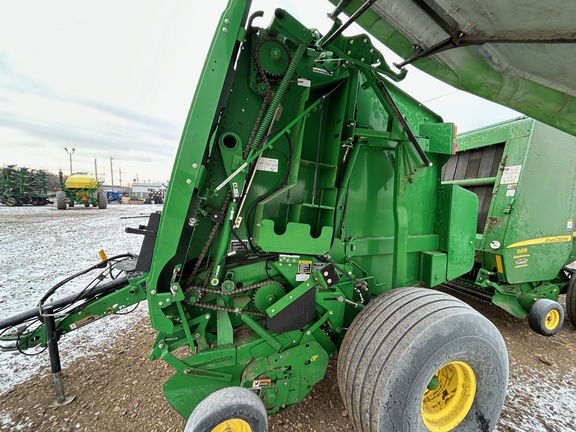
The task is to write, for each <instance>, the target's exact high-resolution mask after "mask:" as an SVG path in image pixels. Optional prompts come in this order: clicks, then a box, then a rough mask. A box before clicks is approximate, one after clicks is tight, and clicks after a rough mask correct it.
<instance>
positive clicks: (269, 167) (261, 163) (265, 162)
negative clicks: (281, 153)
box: [256, 157, 278, 172]
mask: <svg viewBox="0 0 576 432" xmlns="http://www.w3.org/2000/svg"><path fill="white" fill-rule="evenodd" d="M256 169H257V170H258V171H268V172H278V159H272V158H266V157H261V158H260V159H259V160H258V164H256Z"/></svg>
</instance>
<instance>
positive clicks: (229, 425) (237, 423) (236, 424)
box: [212, 419, 252, 432]
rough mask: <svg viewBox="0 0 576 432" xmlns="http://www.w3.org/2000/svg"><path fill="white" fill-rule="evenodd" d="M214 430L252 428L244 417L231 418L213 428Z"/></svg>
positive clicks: (246, 431)
mask: <svg viewBox="0 0 576 432" xmlns="http://www.w3.org/2000/svg"><path fill="white" fill-rule="evenodd" d="M212 432H252V428H251V427H250V425H249V424H248V423H247V422H246V421H244V420H242V419H230V420H226V421H223V422H222V423H220V424H219V425H218V426H216V427H215V428H213V429H212Z"/></svg>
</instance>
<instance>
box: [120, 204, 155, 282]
mask: <svg viewBox="0 0 576 432" xmlns="http://www.w3.org/2000/svg"><path fill="white" fill-rule="evenodd" d="M160 214H161V212H154V213H150V218H149V219H148V225H147V226H146V228H145V229H142V228H138V229H135V228H126V232H127V233H131V234H141V235H143V236H144V240H143V241H142V246H141V247H140V254H139V255H138V262H137V263H136V268H135V270H136V271H141V272H149V271H150V266H151V265H152V255H153V253H154V245H155V244H156V233H158V226H159V225H160Z"/></svg>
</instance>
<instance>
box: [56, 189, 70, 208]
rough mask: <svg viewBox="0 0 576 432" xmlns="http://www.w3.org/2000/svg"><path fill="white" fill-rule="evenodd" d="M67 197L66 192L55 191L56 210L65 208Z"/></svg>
mask: <svg viewBox="0 0 576 432" xmlns="http://www.w3.org/2000/svg"><path fill="white" fill-rule="evenodd" d="M67 202H68V198H66V192H64V191H58V192H56V208H57V209H58V210H66V203H67Z"/></svg>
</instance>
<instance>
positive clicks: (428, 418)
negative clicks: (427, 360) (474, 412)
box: [422, 361, 476, 432]
mask: <svg viewBox="0 0 576 432" xmlns="http://www.w3.org/2000/svg"><path fill="white" fill-rule="evenodd" d="M475 395H476V375H474V371H473V370H472V368H471V367H470V365H469V364H468V363H465V362H463V361H454V362H451V363H448V364H446V365H444V366H442V367H441V368H440V370H439V371H438V372H436V375H434V377H433V378H432V380H431V381H430V384H429V385H428V388H427V389H426V391H425V392H424V398H423V399H422V420H423V421H424V424H425V425H426V427H427V428H428V429H429V430H430V431H432V432H447V431H451V430H452V429H454V428H455V427H456V426H458V425H459V424H460V423H461V422H462V420H464V418H465V417H466V415H467V414H468V411H470V408H471V407H472V403H473V402H474V396H475Z"/></svg>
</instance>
